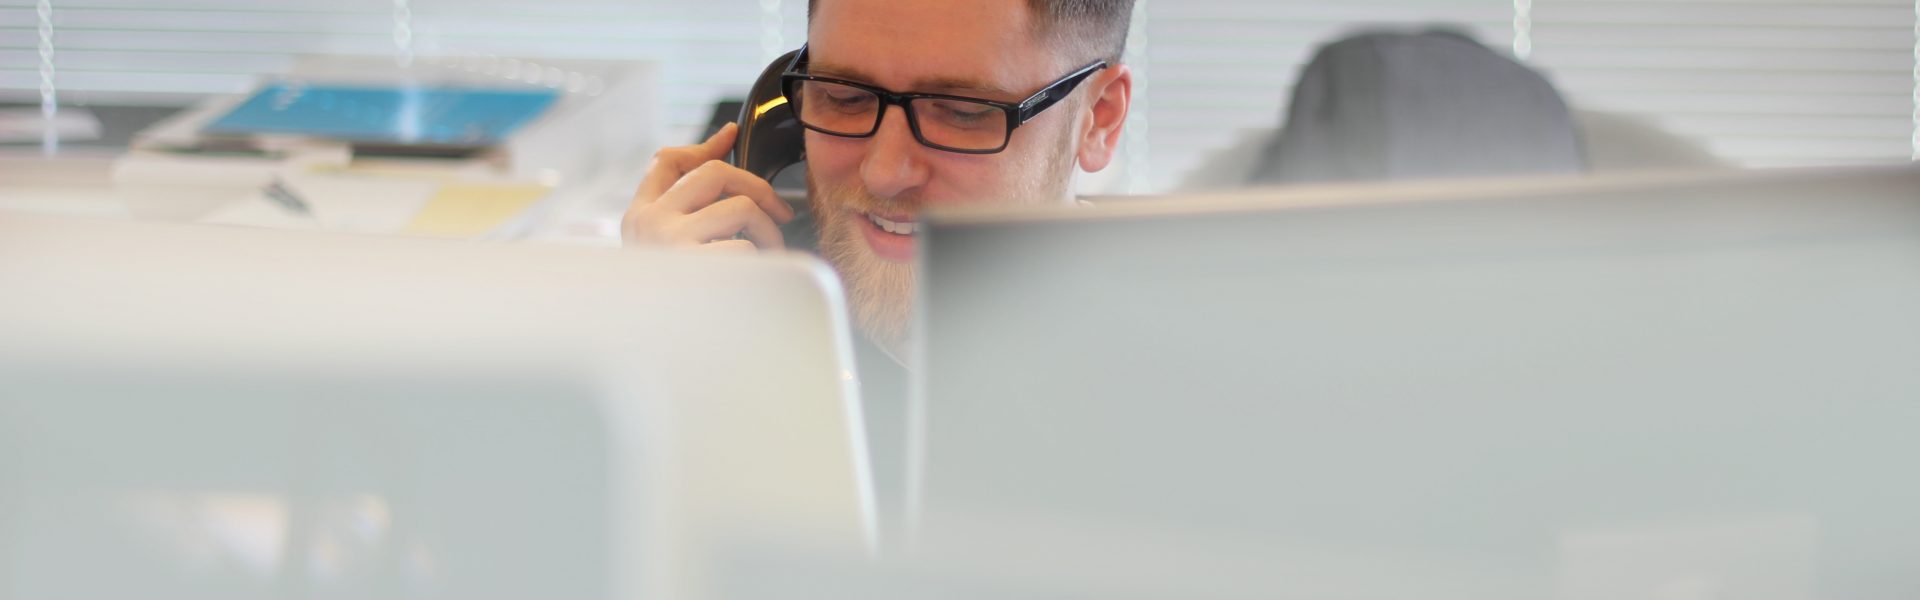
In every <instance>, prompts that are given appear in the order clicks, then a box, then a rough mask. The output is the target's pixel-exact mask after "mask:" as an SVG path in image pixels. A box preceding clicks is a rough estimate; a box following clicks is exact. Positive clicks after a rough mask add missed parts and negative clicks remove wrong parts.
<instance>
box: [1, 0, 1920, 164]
mask: <svg viewBox="0 0 1920 600" xmlns="http://www.w3.org/2000/svg"><path fill="white" fill-rule="evenodd" d="M1138 2H1139V6H1138V7H1137V8H1138V10H1137V15H1138V17H1137V18H1136V23H1135V36H1134V45H1133V48H1132V49H1131V50H1130V52H1129V55H1128V60H1129V61H1131V62H1133V63H1134V64H1135V65H1136V66H1137V68H1138V69H1139V70H1140V72H1141V73H1142V75H1143V76H1142V78H1141V81H1142V87H1141V94H1140V96H1139V102H1138V105H1137V107H1136V108H1137V118H1136V119H1135V121H1134V124H1133V133H1132V135H1130V136H1129V139H1128V142H1127V145H1126V152H1127V157H1126V158H1125V163H1126V165H1127V166H1128V167H1129V168H1128V169H1126V170H1125V172H1124V173H1123V174H1121V175H1117V176H1115V181H1112V182H1110V186H1111V187H1112V188H1113V189H1120V190H1130V191H1139V192H1145V191H1156V190H1160V189H1165V188H1167V187H1169V186H1171V185H1173V184H1175V183H1177V182H1178V181H1179V180H1180V178H1181V177H1183V176H1184V175H1185V174H1186V173H1188V172H1189V171H1190V170H1191V169H1193V168H1194V167H1196V166H1197V165H1199V164H1200V163H1201V162H1202V161H1205V160H1208V155H1209V153H1210V152H1215V151H1217V150H1218V149H1219V148H1221V147H1223V146H1225V145H1227V144H1228V143H1230V142H1231V141H1232V140H1233V139H1235V136H1236V135H1238V134H1239V133H1240V132H1243V131H1245V130H1247V129H1249V128H1260V127H1272V126H1274V125H1276V124H1277V123H1278V121H1279V118H1280V115H1281V114H1282V112H1283V111H1284V109H1285V104H1286V99H1287V96H1288V93H1289V91H1290V86H1291V83H1292V81H1293V79H1294V77H1295V76H1296V71H1297V69H1298V68H1299V66H1300V65H1301V64H1302V63H1303V62H1304V61H1305V59H1306V58H1307V57H1308V56H1309V54H1310V53H1311V52H1312V50H1313V49H1314V47H1315V46H1316V45H1317V44H1319V43H1321V42H1323V41H1325V40H1327V39H1329V38H1331V37H1334V36H1337V35H1339V34H1341V33H1343V32H1346V31H1350V30H1353V29H1357V28H1363V27H1369V26H1378V25H1403V26H1404V25H1414V24H1424V23H1436V22H1438V23H1453V24H1457V25H1459V26H1462V27H1463V28H1464V29H1466V30H1467V31H1469V32H1471V33H1473V34H1474V35H1475V36H1476V37H1477V38H1478V39H1480V40H1481V41H1483V42H1484V43H1486V44H1488V45H1490V46H1493V47H1496V48H1501V49H1505V50H1508V51H1512V52H1515V53H1516V54H1517V55H1519V56H1521V57H1523V59H1524V60H1526V61H1527V62H1529V63H1530V64H1532V65H1534V66H1536V67H1539V68H1541V69H1542V70H1544V71H1545V72H1546V73H1547V74H1548V75H1549V77H1550V78H1551V79H1552V80H1553V81H1554V82H1555V83H1556V84H1558V85H1559V86H1560V87H1561V88H1562V90H1563V91H1564V92H1565V93H1566V94H1567V95H1568V96H1569V98H1570V99H1571V100H1572V101H1573V103H1574V104H1575V105H1576V106H1578V107H1581V108H1587V109H1593V110H1599V111H1606V112H1609V113H1618V114H1625V115H1630V116H1634V117H1639V118H1642V119H1644V120H1645V121H1646V122H1647V123H1649V124H1651V125H1653V126H1656V127H1660V128H1664V129H1666V130H1669V131H1671V132H1674V133H1676V134H1679V135H1682V136H1686V137H1688V138H1691V139H1694V140H1696V141H1697V142H1698V143H1699V144H1701V145H1702V146H1704V147H1705V148H1706V149H1708V150H1710V151H1711V152H1713V153H1714V154H1716V155H1717V156H1720V157H1722V158H1724V159H1725V160H1727V161H1729V162H1731V163H1733V164H1739V165H1746V166H1780V165H1805V164H1857V163H1876V162H1897V161H1905V160H1909V159H1911V158H1912V157H1913V156H1914V149H1915V147H1916V146H1917V145H1920V144H1917V143H1916V140H1915V124H1916V123H1920V115H1916V106H1915V91H1916V85H1915V84H1916V79H1917V77H1916V72H1915V63H1914V61H1915V56H1916V40H1915V31H1916V25H1915V11H1916V10H1917V9H1916V4H1915V3H1914V2H1912V1H1910V0H1138ZM42 8H46V9H50V10H49V11H47V12H48V14H49V15H50V17H51V19H50V20H46V21H45V24H49V25H51V28H50V29H43V28H42V24H43V19H41V14H42V11H41V9H42ZM804 23H805V2H804V1H802V0H546V1H541V2H526V1H520V0H0V100H4V101H37V100H38V98H39V97H40V93H39V91H40V88H41V84H42V82H43V77H42V76H43V74H46V73H47V71H46V70H45V69H43V68H42V67H43V66H46V65H51V66H52V67H53V69H52V71H51V74H52V78H51V81H52V82H53V84H54V88H55V90H56V91H57V92H58V94H59V96H60V98H61V99H62V100H63V101H67V102H125V101H141V102H159V103H167V102H174V103H178V102H185V101H186V99H187V98H188V97H189V96H190V95H191V94H197V93H206V92H238V91H242V90H245V89H247V87H248V86H249V85H250V82H251V81H252V80H253V78H254V76H255V74H258V73H270V72H274V71H276V70H281V69H285V68H286V66H287V65H288V64H289V62H290V58H289V57H290V56H291V55H292V54H296V53H339V54H359V55H383V56H394V57H396V59H399V58H402V57H404V56H407V55H413V56H434V55H447V54H498V55H502V56H521V57H532V58H541V57H548V58H554V57H567V58H615V59H650V60H657V61H661V62H662V63H663V64H664V65H665V71H664V76H665V77H666V78H667V82H668V86H667V90H666V91H665V93H666V94H667V95H668V98H667V102H666V103H665V106H666V107H667V118H668V119H669V121H670V123H669V126H670V127H671V126H675V125H678V126H682V127H685V126H690V125H692V124H694V123H698V122H702V121H704V119H705V117H706V110H707V106H708V104H709V103H710V102H711V101H712V100H713V99H714V98H717V97H718V96H720V95H722V94H725V93H729V92H735V91H738V90H739V89H741V88H743V87H744V83H745V82H746V81H747V80H749V79H751V78H752V77H753V75H754V74H756V73H757V72H758V69H759V68H760V67H761V66H762V65H764V62H765V61H766V60H767V59H768V58H771V57H772V56H774V55H775V54H777V53H778V52H779V51H781V50H783V49H787V48H791V47H793V46H796V45H798V44H799V43H800V42H801V41H802V39H803V38H804V36H805V26H804ZM43 34H44V35H43ZM43 51H46V52H43ZM43 58H44V59H46V60H43ZM670 130H671V129H670Z"/></svg>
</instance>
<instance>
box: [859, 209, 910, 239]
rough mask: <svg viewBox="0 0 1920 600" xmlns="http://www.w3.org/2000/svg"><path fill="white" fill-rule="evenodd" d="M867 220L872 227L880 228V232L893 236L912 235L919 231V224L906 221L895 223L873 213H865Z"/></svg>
mask: <svg viewBox="0 0 1920 600" xmlns="http://www.w3.org/2000/svg"><path fill="white" fill-rule="evenodd" d="M867 220H868V221H871V222H872V223H873V226H874V227H878V228H880V230H881V231H884V232H887V233H891V234H894V235H913V234H914V232H916V231H919V230H920V224H919V223H918V222H915V221H908V220H901V221H895V220H891V219H887V218H884V217H881V216H880V215H876V214H873V213H867Z"/></svg>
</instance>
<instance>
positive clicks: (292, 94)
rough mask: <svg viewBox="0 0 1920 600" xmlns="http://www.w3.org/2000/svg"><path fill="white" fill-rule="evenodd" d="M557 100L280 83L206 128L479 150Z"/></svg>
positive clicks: (536, 95) (546, 95) (532, 94)
mask: <svg viewBox="0 0 1920 600" xmlns="http://www.w3.org/2000/svg"><path fill="white" fill-rule="evenodd" d="M558 97H559V92H557V91H552V90H503V89H476V88H457V87H376V86H345V85H305V84H298V83H275V84H271V85H269V86H267V87H264V88H261V89H260V91H259V92H256V93H255V94H254V95H253V97H251V98H248V99H247V101H246V102H244V103H241V104H240V106H238V107H235V108H234V109H233V110H232V111H230V112H228V113H227V114H226V115H224V116H222V117H220V118H219V119H218V120H216V121H214V122H213V123H211V124H209V125H207V126H206V127H205V128H203V129H202V132H203V133H206V134H210V135H216V136H246V135H255V134H291V135H310V136H315V137H324V138H331V139H339V140H347V141H351V142H360V143H374V144H392V145H399V146H454V147H482V146H490V145H493V144H495V143H497V142H499V141H501V140H503V139H506V138H507V136H509V135H512V134H513V132H514V131H515V130H518V129H519V128H521V127H522V126H525V125H526V124H527V123H529V122H532V121H533V120H534V119H535V118H537V117H539V116H540V114H541V113H543V112H545V111H546V110H547V109H548V108H549V107H550V106H552V105H553V103H554V101H555V100H557V99H558Z"/></svg>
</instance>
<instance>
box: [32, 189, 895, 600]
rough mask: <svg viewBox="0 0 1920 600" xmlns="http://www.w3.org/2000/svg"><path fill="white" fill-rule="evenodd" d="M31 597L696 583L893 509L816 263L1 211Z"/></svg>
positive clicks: (831, 294)
mask: <svg viewBox="0 0 1920 600" xmlns="http://www.w3.org/2000/svg"><path fill="white" fill-rule="evenodd" d="M0 256H5V259H4V260H0V290H4V291H0V332H3V333H0V596H4V597H7V598H21V599H30V598H64V597H73V598H83V597H84V598H131V597H140V598H195V599H204V598H460V599H463V600H464V599H470V598H558V597H566V598H668V597H671V598H683V597H695V595H694V594H695V591H693V590H692V588H691V587H690V586H697V585H698V582H699V581H702V576H701V574H700V573H701V571H702V569H704V566H703V565H704V562H703V561H704V558H703V557H704V555H705V553H706V552H708V551H709V549H710V548H713V547H717V546H718V545H720V544H723V543H732V542H730V541H729V540H734V539H736V538H760V537H765V538H768V539H774V540H782V541H787V542H792V543H797V544H819V545H821V546H823V547H835V548H842V549H845V550H847V551H852V552H859V551H860V548H864V547H865V546H866V544H868V538H869V537H870V536H871V535H872V534H871V528H872V517H871V492H870V490H869V489H868V484H867V481H866V472H865V471H866V469H865V464H866V462H865V455H864V448H863V447H862V446H863V441H862V440H863V438H862V432H863V429H862V427H861V425H860V422H859V419H858V415H859V414H860V413H859V410H858V408H859V407H858V406H857V400H856V398H855V395H854V390H853V388H852V387H851V376H850V374H849V373H847V372H846V371H845V369H848V368H850V367H849V365H850V362H849V355H848V352H849V349H848V348H849V347H848V340H847V334H846V327H845V323H844V322H843V317H842V316H841V315H842V308H841V300H840V297H839V295H838V291H837V289H838V286H837V284H836V283H835V282H834V280H833V279H832V274H831V272H830V271H829V270H827V269H826V267H824V266H823V265H821V264H819V263H818V262H817V261H813V260H810V259H802V258H797V257H786V258H763V257H722V256H705V255H698V254H677V253H667V252H645V251H632V250H628V251H615V250H606V249H588V248H560V247H540V248H537V247H516V246H492V245H477V244H466V243H450V242H442V241H434V240H414V239H402V238H383V237H366V236H339V235H319V234H301V233H289V232H275V231H265V230H252V229H229V228H210V227H204V226H178V225H158V224H139V223H128V222H109V221H80V220H64V219H51V218H35V217H23V216H9V215H0Z"/></svg>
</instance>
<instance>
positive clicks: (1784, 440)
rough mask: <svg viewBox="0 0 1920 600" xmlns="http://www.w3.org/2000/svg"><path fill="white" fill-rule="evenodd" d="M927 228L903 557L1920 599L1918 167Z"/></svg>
mask: <svg viewBox="0 0 1920 600" xmlns="http://www.w3.org/2000/svg"><path fill="white" fill-rule="evenodd" d="M926 222H927V223H928V229H927V230H926V233H925V235H926V237H925V238H924V242H923V243H924V245H923V246H922V251H923V253H924V254H923V256H924V263H923V267H924V268H923V270H922V271H921V277H922V285H923V287H922V288H921V295H920V296H919V304H918V305H917V309H918V310H919V311H921V319H922V320H921V323H923V324H924V329H923V330H922V332H921V335H922V336H923V338H922V339H923V340H924V343H923V344H922V347H921V348H920V349H919V352H918V353H917V354H916V359H917V361H918V364H917V365H916V368H915V371H914V372H915V375H916V376H917V378H918V380H917V381H916V382H915V386H916V387H915V388H914V389H916V390H919V392H918V395H916V396H915V397H914V399H913V402H912V404H911V405H910V409H911V411H912V412H911V422H912V423H913V427H912V431H914V432H915V434H914V437H912V438H911V441H912V442H913V443H914V444H915V447H914V450H913V451H912V452H911V453H910V454H909V455H910V456H911V457H913V460H914V462H913V463H912V464H911V465H910V467H909V469H910V472H909V479H910V481H911V482H913V488H912V489H911V490H910V496H909V513H910V514H909V519H910V520H911V521H912V522H913V524H914V525H915V526H916V527H917V528H916V529H911V530H909V531H907V532H906V534H907V538H906V539H905V540H904V546H905V547H906V548H907V549H908V551H909V553H910V554H911V555H912V556H916V557H922V556H924V557H932V558H937V559H939V560H943V561H947V562H955V561H958V562H960V563H971V564H979V565H998V567H997V572H1000V573H1003V574H1018V575H1024V576H1030V577H1031V579H1030V580H1033V581H1040V580H1058V579H1061V578H1064V579H1066V580H1068V581H1079V582H1082V583H1083V584H1085V585H1088V586H1096V587H1093V588H1090V589H1097V590H1125V593H1113V594H1094V595H1066V596H1058V597H1122V598H1124V597H1144V598H1173V597H1186V598H1281V599H1303V600H1304V599H1309V598H1328V597H1338V598H1346V599H1350V600H1406V599H1413V598H1419V599H1423V600H1455V599H1459V600H1465V599H1469V598H1470V599H1475V600H1538V599H1541V598H1556V599H1560V600H1603V599H1604V600H1612V599H1619V598H1743V599H1750V600H1752V599H1764V600H1905V599H1910V598H1914V597H1915V596H1916V594H1920V570H1915V569H1914V568H1913V567H1914V565H1916V564H1920V508H1916V507H1920V479H1916V478H1913V477H1907V476H1904V475H1899V474H1902V473H1906V472H1908V471H1910V470H1911V465H1910V463H1911V462H1912V457H1914V456H1916V455H1920V436H1916V435H1914V432H1915V431H1920V403H1916V402H1914V399H1915V398H1916V397H1920V369H1915V368H1914V365H1915V364H1920V310H1915V307H1916V306H1920V167H1913V166H1906V167H1897V168H1853V169H1825V170H1777V171H1746V172H1718V173H1700V174H1666V175H1657V176H1656V175H1643V176H1633V177H1613V178H1602V177H1592V178H1588V177H1580V178H1543V179H1535V180H1518V181H1516V180H1500V181H1448V182H1431V181H1427V182H1409V183H1398V184H1391V185H1374V186H1293V187H1285V188H1276V189H1268V190H1251V191H1244V192H1238V193H1232V194H1220V195H1214V196H1188V197H1174V198H1164V199H1159V200H1141V201H1136V202H1113V203H1110V204H1103V205H1098V206H1094V207H1091V208H1089V207H1079V208H1074V209H1051V208H1043V207H1025V208H1014V207H1001V208H991V207H979V206H974V207H950V208H948V209H947V210H943V211H936V212H934V213H932V214H931V215H930V216H929V218H928V220H927V221H926ZM1128 594H1134V595H1132V596H1130V595H1128ZM1047 597H1055V596H1047Z"/></svg>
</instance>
